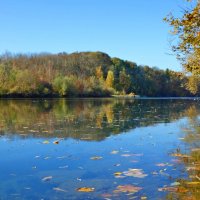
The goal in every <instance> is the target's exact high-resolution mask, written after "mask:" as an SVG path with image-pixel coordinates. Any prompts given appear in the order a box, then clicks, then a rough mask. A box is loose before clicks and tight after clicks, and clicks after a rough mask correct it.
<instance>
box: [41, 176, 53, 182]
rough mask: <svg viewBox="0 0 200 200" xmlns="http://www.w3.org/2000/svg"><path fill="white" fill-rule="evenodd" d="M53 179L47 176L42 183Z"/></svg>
mask: <svg viewBox="0 0 200 200" xmlns="http://www.w3.org/2000/svg"><path fill="white" fill-rule="evenodd" d="M52 178H53V177H52V176H46V177H44V178H43V179H42V181H50V180H51V179H52Z"/></svg>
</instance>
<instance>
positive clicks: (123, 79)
mask: <svg viewBox="0 0 200 200" xmlns="http://www.w3.org/2000/svg"><path fill="white" fill-rule="evenodd" d="M119 84H120V85H121V87H122V90H123V93H124V94H125V93H126V92H128V89H129V87H130V84H131V79H130V75H128V74H126V71H125V69H123V70H122V71H120V74H119Z"/></svg>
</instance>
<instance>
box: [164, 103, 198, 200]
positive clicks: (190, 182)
mask: <svg viewBox="0 0 200 200" xmlns="http://www.w3.org/2000/svg"><path fill="white" fill-rule="evenodd" d="M185 115H186V116H187V121H188V123H187V125H186V127H182V131H183V134H184V136H185V137H184V141H185V142H186V144H187V145H189V152H188V153H186V154H185V152H184V153H183V152H181V151H182V150H180V151H179V152H178V153H177V152H176V153H177V157H178V159H179V160H180V161H181V162H182V163H184V165H185V171H186V172H187V173H188V179H180V180H177V181H178V182H179V183H180V186H178V187H177V188H182V190H177V191H176V192H173V193H169V194H168V195H167V199H181V200H182V199H183V200H186V199H187V200H199V199H200V110H199V106H198V107H197V106H195V105H191V106H190V107H189V108H188V109H186V110H185Z"/></svg>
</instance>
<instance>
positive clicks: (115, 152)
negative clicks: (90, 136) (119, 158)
mask: <svg viewBox="0 0 200 200" xmlns="http://www.w3.org/2000/svg"><path fill="white" fill-rule="evenodd" d="M110 153H111V154H118V153H119V151H116V150H114V151H111V152H110Z"/></svg>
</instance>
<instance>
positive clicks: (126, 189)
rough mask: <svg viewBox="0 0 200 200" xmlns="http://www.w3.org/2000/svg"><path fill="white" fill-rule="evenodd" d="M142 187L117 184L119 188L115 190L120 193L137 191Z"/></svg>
mask: <svg viewBox="0 0 200 200" xmlns="http://www.w3.org/2000/svg"><path fill="white" fill-rule="evenodd" d="M141 189H142V188H141V187H137V186H134V185H119V186H117V189H116V190H114V192H115V193H119V192H127V193H136V192H138V191H140V190H141Z"/></svg>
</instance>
